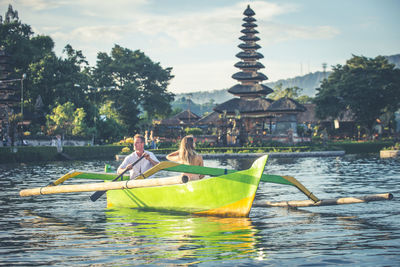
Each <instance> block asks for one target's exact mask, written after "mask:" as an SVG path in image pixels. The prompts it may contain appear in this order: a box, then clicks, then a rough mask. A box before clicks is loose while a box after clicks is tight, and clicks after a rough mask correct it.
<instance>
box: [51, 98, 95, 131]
mask: <svg viewBox="0 0 400 267" xmlns="http://www.w3.org/2000/svg"><path fill="white" fill-rule="evenodd" d="M85 116H86V113H85V111H84V110H83V108H77V109H75V105H74V104H73V103H71V102H66V103H65V104H63V105H58V106H57V107H55V108H54V109H53V110H52V113H51V114H50V115H47V127H48V130H49V134H57V133H58V134H66V135H75V136H84V135H85V134H86V131H87V130H88V129H87V126H86V124H85V122H84V118H85Z"/></svg>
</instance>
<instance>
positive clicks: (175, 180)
mask: <svg viewBox="0 0 400 267" xmlns="http://www.w3.org/2000/svg"><path fill="white" fill-rule="evenodd" d="M187 181H188V179H187V176H183V177H182V176H174V177H168V178H156V179H142V180H128V181H121V182H108V183H91V184H77V185H58V186H48V187H37V188H32V189H25V190H21V191H20V192H19V195H20V196H21V197H27V196H37V195H49V194H60V193H75V192H92V191H101V190H116V189H129V188H138V187H154V186H164V185H175V184H182V183H186V182H187Z"/></svg>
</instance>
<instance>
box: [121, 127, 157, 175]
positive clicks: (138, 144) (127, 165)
mask: <svg viewBox="0 0 400 267" xmlns="http://www.w3.org/2000/svg"><path fill="white" fill-rule="evenodd" d="M144 145H145V138H144V136H143V135H140V134H137V135H135V136H134V138H133V146H134V148H135V151H133V153H132V154H130V155H128V156H127V157H126V158H125V159H124V161H123V162H122V163H121V165H120V166H119V167H118V170H117V174H121V173H123V172H124V171H125V170H127V169H128V170H130V171H129V172H130V179H134V178H136V177H137V176H139V175H141V174H143V173H144V172H145V171H147V170H148V169H150V168H151V167H153V166H155V165H157V164H158V163H159V162H160V161H159V160H158V159H157V157H156V156H155V155H154V154H153V153H152V152H150V151H146V150H144ZM141 156H144V158H143V159H142V160H140V161H139V162H138V163H136V164H135V165H134V166H132V165H133V163H134V162H136V161H137V160H138V159H139V158H140V157H141Z"/></svg>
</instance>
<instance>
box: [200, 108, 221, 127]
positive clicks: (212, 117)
mask: <svg viewBox="0 0 400 267" xmlns="http://www.w3.org/2000/svg"><path fill="white" fill-rule="evenodd" d="M219 115H220V114H219V113H217V112H215V111H213V112H211V113H210V114H208V115H206V116H203V117H201V119H199V120H198V121H197V122H196V124H198V125H205V124H215V123H216V122H217V121H218V120H219V119H220V117H219Z"/></svg>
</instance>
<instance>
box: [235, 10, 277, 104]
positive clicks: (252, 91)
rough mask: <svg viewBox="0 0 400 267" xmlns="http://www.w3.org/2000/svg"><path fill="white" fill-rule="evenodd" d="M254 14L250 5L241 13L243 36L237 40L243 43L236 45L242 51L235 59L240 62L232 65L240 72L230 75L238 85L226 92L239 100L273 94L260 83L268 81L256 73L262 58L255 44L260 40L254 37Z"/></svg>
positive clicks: (262, 66) (265, 77)
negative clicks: (242, 16)
mask: <svg viewBox="0 0 400 267" xmlns="http://www.w3.org/2000/svg"><path fill="white" fill-rule="evenodd" d="M255 14H256V13H255V12H254V11H253V10H252V9H251V8H250V5H248V6H247V8H246V10H245V11H244V12H243V15H245V17H244V18H243V21H244V23H243V24H242V27H243V29H242V30H241V33H243V34H244V35H242V36H241V37H240V38H239V40H241V41H243V43H241V44H239V45H238V47H239V48H240V49H242V50H243V51H241V52H239V53H238V54H236V57H237V58H239V59H241V61H239V62H237V63H236V64H235V65H234V66H235V67H236V68H238V69H240V70H241V71H239V72H237V73H235V74H233V75H232V78H233V79H235V80H237V81H238V82H239V84H236V85H235V86H233V87H231V88H230V89H229V90H228V92H229V93H231V94H233V95H236V96H239V97H240V98H255V97H260V96H262V95H267V94H269V93H271V92H273V90H272V89H271V88H269V87H267V86H265V85H262V84H261V82H262V81H264V80H268V78H267V76H265V75H264V74H263V73H261V72H258V70H259V69H262V68H264V65H263V64H261V63H260V62H258V60H259V59H262V58H264V56H263V55H262V54H261V53H258V52H257V50H258V49H259V48H261V46H260V45H258V44H257V41H259V40H260V38H258V37H257V36H256V34H258V31H257V30H256V29H255V28H256V27H257V24H256V23H255V22H256V19H255V18H253V16H254V15H255Z"/></svg>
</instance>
